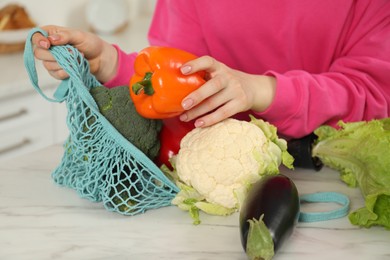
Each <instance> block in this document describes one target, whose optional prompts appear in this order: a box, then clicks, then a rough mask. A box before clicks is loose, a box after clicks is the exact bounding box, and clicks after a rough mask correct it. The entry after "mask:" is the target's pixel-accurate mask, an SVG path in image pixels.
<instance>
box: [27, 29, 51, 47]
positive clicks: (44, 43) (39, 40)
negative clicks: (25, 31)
mask: <svg viewBox="0 0 390 260" xmlns="http://www.w3.org/2000/svg"><path fill="white" fill-rule="evenodd" d="M31 42H32V44H33V46H36V47H39V48H43V49H46V50H47V49H49V48H50V41H49V40H48V39H47V38H46V37H45V36H43V35H42V34H41V33H34V35H33V36H32V39H31Z"/></svg>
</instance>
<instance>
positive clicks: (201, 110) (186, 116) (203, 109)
mask: <svg viewBox="0 0 390 260" xmlns="http://www.w3.org/2000/svg"><path fill="white" fill-rule="evenodd" d="M231 99H232V97H231V95H230V93H229V91H227V89H223V90H221V91H220V92H218V93H216V94H214V95H212V96H210V97H209V98H207V99H205V100H204V101H203V102H201V103H200V104H199V105H197V106H194V107H193V108H192V109H190V110H188V111H186V112H185V113H183V114H182V115H181V117H180V119H181V120H182V121H191V120H193V119H195V118H197V117H199V116H202V115H204V114H206V113H209V112H210V111H213V110H215V109H216V108H218V107H220V106H222V105H224V104H225V103H227V102H229V101H230V100H231Z"/></svg>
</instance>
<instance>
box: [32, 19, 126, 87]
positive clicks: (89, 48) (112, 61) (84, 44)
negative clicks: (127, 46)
mask: <svg viewBox="0 0 390 260" xmlns="http://www.w3.org/2000/svg"><path fill="white" fill-rule="evenodd" d="M41 29H42V30H44V31H46V32H47V33H48V37H47V38H46V37H44V36H43V35H42V34H40V33H36V34H34V35H33V37H32V43H33V46H34V56H35V58H36V59H38V60H41V61H42V64H43V66H44V67H45V68H46V69H47V71H48V72H49V74H50V75H51V76H53V77H54V78H56V79H65V78H67V77H68V75H67V73H66V72H65V71H64V70H63V69H62V68H61V67H60V66H59V64H58V63H57V62H56V60H55V59H54V57H53V55H52V54H51V53H50V52H49V50H48V49H49V48H50V46H52V45H65V44H70V45H72V46H74V47H75V48H77V49H78V50H79V51H80V52H81V53H82V55H84V57H85V58H86V59H87V60H88V62H89V66H90V70H91V73H92V74H94V75H95V77H96V78H97V80H99V81H100V82H102V83H105V82H107V81H109V80H110V79H111V78H112V77H113V76H114V75H115V73H116V69H117V63H118V53H117V50H116V49H115V47H114V46H113V45H112V44H110V43H108V42H106V41H104V40H103V39H101V38H100V37H98V36H97V35H95V34H93V33H89V32H84V31H80V30H76V29H72V28H66V27H60V26H55V25H48V26H43V27H41Z"/></svg>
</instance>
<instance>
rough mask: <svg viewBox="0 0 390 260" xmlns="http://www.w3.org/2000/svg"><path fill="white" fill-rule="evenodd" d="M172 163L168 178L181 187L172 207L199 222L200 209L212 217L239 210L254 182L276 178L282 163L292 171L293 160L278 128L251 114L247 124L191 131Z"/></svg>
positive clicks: (232, 123)
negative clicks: (187, 212) (280, 136)
mask: <svg viewBox="0 0 390 260" xmlns="http://www.w3.org/2000/svg"><path fill="white" fill-rule="evenodd" d="M172 163H173V165H174V167H175V169H174V172H171V173H170V174H171V176H173V178H174V180H175V181H176V183H177V185H178V186H179V188H180V189H181V191H180V192H179V193H178V194H177V196H176V197H175V198H174V200H173V201H172V203H173V204H175V205H177V206H179V207H180V208H182V209H184V210H188V211H189V212H190V214H191V216H192V217H193V218H194V220H195V223H199V216H198V214H199V213H198V211H199V210H202V211H205V212H207V213H209V214H214V215H228V214H231V213H233V212H235V211H237V210H239V208H240V205H241V202H242V201H243V199H244V197H245V195H246V193H247V191H248V189H249V187H250V185H251V184H252V183H254V182H256V181H257V180H259V179H260V178H261V177H262V176H264V175H272V174H278V173H279V166H280V164H281V163H283V164H284V165H286V166H287V167H289V168H292V163H293V158H292V156H291V155H290V154H289V153H288V152H287V142H286V141H285V140H283V139H279V138H278V136H277V134H276V128H275V127H274V126H272V125H270V124H269V123H267V122H265V121H263V120H260V119H255V118H254V117H253V116H251V121H250V122H246V121H240V120H236V119H226V120H224V121H222V122H220V123H218V124H215V125H213V126H210V127H206V128H195V129H194V130H192V131H191V132H189V133H188V134H187V135H186V136H185V137H184V138H183V139H182V141H181V144H180V150H179V152H178V154H177V155H175V156H174V157H173V158H172Z"/></svg>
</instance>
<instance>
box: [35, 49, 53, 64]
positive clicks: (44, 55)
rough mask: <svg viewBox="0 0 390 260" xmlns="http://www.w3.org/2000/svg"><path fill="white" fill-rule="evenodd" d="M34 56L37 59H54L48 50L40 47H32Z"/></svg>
mask: <svg viewBox="0 0 390 260" xmlns="http://www.w3.org/2000/svg"><path fill="white" fill-rule="evenodd" d="M34 56H35V58H36V59H38V60H42V61H54V60H55V59H54V56H53V55H52V54H51V53H50V51H48V50H45V49H42V48H35V49H34Z"/></svg>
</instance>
